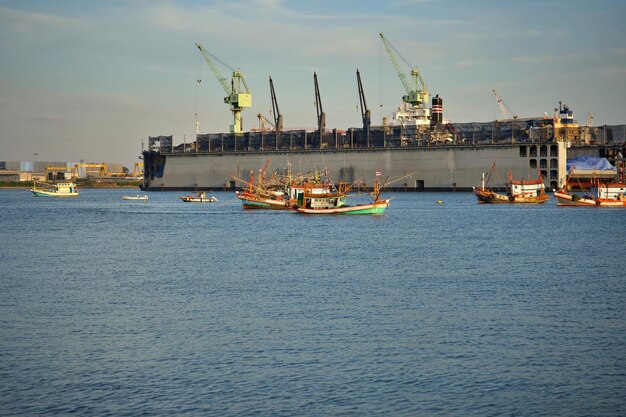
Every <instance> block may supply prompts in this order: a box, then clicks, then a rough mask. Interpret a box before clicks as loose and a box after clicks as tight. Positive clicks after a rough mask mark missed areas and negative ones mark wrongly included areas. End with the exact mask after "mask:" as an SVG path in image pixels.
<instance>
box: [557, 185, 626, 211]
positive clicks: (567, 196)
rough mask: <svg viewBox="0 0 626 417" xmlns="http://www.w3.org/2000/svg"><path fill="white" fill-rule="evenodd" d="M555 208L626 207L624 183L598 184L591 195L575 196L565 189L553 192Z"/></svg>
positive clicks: (625, 186)
mask: <svg viewBox="0 0 626 417" xmlns="http://www.w3.org/2000/svg"><path fill="white" fill-rule="evenodd" d="M554 198H556V204H557V206H583V207H626V183H623V182H619V183H613V184H599V185H597V186H595V187H593V188H592V189H591V194H583V195H580V194H576V193H572V192H569V191H566V189H565V188H561V189H559V190H554Z"/></svg>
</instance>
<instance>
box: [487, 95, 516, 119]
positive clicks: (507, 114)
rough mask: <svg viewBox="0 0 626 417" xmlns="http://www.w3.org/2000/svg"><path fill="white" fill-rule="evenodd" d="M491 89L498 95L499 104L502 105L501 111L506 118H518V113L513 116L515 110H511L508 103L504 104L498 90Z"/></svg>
mask: <svg viewBox="0 0 626 417" xmlns="http://www.w3.org/2000/svg"><path fill="white" fill-rule="evenodd" d="M491 91H493V95H494V96H496V101H497V102H498V106H500V111H501V112H502V115H503V116H504V119H506V120H510V119H517V115H513V116H511V115H512V114H513V112H511V110H510V109H509V107H508V106H507V105H506V104H504V101H502V99H501V98H500V96H499V95H498V93H496V90H491Z"/></svg>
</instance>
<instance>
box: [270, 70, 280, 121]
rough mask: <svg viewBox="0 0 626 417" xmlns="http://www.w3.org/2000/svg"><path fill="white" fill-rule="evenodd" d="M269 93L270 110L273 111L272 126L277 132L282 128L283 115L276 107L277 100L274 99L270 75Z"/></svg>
mask: <svg viewBox="0 0 626 417" xmlns="http://www.w3.org/2000/svg"><path fill="white" fill-rule="evenodd" d="M270 95H271V96H272V111H273V112H274V128H275V129H276V131H277V132H280V131H282V130H283V115H282V114H281V113H280V110H279V109H278V101H277V100H276V92H275V91H274V82H273V81H272V77H270Z"/></svg>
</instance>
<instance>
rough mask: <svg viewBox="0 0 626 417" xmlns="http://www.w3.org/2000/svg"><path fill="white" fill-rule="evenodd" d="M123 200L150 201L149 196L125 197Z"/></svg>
mask: <svg viewBox="0 0 626 417" xmlns="http://www.w3.org/2000/svg"><path fill="white" fill-rule="evenodd" d="M122 200H135V201H148V196H147V195H145V194H144V195H124V196H122Z"/></svg>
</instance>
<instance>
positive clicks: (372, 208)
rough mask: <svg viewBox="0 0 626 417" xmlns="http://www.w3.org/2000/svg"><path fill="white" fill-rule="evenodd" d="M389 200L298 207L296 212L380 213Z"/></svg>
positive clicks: (383, 210)
mask: <svg viewBox="0 0 626 417" xmlns="http://www.w3.org/2000/svg"><path fill="white" fill-rule="evenodd" d="M389 201H390V200H380V201H377V202H375V203H371V204H358V205H355V206H341V207H332V208H317V209H315V208H304V207H299V208H298V213H302V214H348V215H364V214H365V215H381V214H383V213H384V212H385V209H386V208H387V207H388V206H389Z"/></svg>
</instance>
